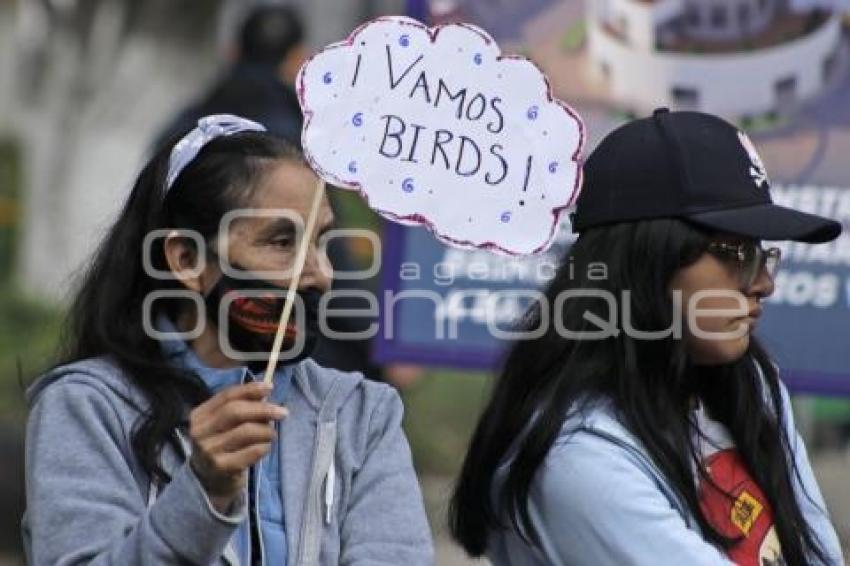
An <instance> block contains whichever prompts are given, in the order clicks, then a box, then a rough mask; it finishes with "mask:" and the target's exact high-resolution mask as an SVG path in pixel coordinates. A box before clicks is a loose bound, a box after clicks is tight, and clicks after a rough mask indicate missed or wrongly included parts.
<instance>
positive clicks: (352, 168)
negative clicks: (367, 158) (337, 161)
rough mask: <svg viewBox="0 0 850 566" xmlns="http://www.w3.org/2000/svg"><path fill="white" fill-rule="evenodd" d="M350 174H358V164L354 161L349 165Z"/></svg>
mask: <svg viewBox="0 0 850 566" xmlns="http://www.w3.org/2000/svg"><path fill="white" fill-rule="evenodd" d="M348 172H349V173H357V162H356V161H352V162H351V163H349V164H348Z"/></svg>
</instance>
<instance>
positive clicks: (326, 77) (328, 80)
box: [322, 71, 334, 85]
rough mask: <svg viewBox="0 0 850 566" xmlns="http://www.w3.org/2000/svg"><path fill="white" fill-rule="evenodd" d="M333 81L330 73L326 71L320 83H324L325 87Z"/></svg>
mask: <svg viewBox="0 0 850 566" xmlns="http://www.w3.org/2000/svg"><path fill="white" fill-rule="evenodd" d="M333 80H334V79H333V75H332V74H331V72H330V71H328V72H327V73H325V75H324V76H323V77H322V81H324V83H325V84H326V85H329V84H331V83H332V82H333Z"/></svg>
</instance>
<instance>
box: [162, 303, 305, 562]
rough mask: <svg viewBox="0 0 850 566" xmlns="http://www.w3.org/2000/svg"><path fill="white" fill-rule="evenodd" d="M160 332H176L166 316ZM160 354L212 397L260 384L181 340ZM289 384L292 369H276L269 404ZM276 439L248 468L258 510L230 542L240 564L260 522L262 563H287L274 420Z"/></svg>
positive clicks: (170, 343)
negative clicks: (215, 364)
mask: <svg viewBox="0 0 850 566" xmlns="http://www.w3.org/2000/svg"><path fill="white" fill-rule="evenodd" d="M156 327H157V330H159V331H160V332H177V329H176V328H175V327H174V324H173V323H172V322H171V321H170V320H169V319H168V318H167V317H165V316H160V317H158V318H157V321H156ZM161 346H162V349H163V351H164V352H165V353H166V355H168V356H169V357H170V358H172V359H173V360H174V362H175V363H176V364H178V365H180V366H182V367H185V368H187V369H190V370H192V371H194V372H195V373H197V374H198V376H199V377H200V378H201V379H202V380H203V381H204V383H206V385H207V387H209V389H210V391H211V392H212V394H213V395H215V394H216V393H218V392H220V391H223V390H225V389H227V388H228V387H233V386H234V385H239V384H240V383H247V382H249V381H259V380H261V379H262V378H263V376H262V375H255V374H254V373H253V372H252V371H251V370H250V369H249V368H248V367H246V366H239V367H234V368H211V367H207V366H206V365H204V364H203V362H201V360H200V358H198V356H197V354H195V351H194V350H193V349H192V348H190V347H189V346H188V345H187V344H186V343H185V342H184V341H183V340H179V339H166V340H163V341H162V342H161ZM291 382H292V366H279V367H278V369H277V371H276V372H275V375H274V389H273V390H272V392H271V394H270V395H269V401H271V402H273V403H277V404H278V405H281V404H283V402H284V401H285V400H286V394H287V391H288V389H289V385H290V383H291ZM274 424H275V432H276V433H277V434H276V436H275V439H274V440H273V441H272V447H271V450H270V451H269V453H268V454H266V456H265V457H264V458H263V459H262V460H261V461H260V462H258V463H257V464H255V465H254V466H253V467H252V468H251V474H253V475H254V479H255V481H254V485H255V489H256V490H257V492H258V493H255V496H256V497H255V499H256V501H257V503H258V505H257V507H258V508H257V509H251V510H250V512H249V516H248V518H247V519H246V520H245V521H244V522H243V523H242V524H241V525H240V526H239V528H238V529H237V531H236V533H235V534H234V535H233V541H232V542H233V543H234V546H235V547H236V549H237V554H238V556H239V558H240V562H241V563H242V564H245V565H248V564H250V563H251V522H254V523H256V522H259V525H260V544H261V547H262V550H263V561H262V563H263V564H269V565H278V564H280V565H283V564H286V556H287V550H288V549H287V547H286V529H285V527H284V514H283V496H282V485H283V478H282V476H281V470H280V437H281V434H280V433H281V431H280V421H275V423H274Z"/></svg>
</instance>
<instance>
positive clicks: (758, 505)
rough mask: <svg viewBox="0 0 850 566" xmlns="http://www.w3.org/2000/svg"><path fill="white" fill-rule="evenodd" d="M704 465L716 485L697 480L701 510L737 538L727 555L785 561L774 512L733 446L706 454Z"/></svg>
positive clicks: (760, 565) (745, 563)
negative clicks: (775, 524) (774, 525)
mask: <svg viewBox="0 0 850 566" xmlns="http://www.w3.org/2000/svg"><path fill="white" fill-rule="evenodd" d="M705 467H706V472H707V473H708V475H709V477H710V478H711V479H712V481H714V483H715V484H716V486H717V487H715V486H714V485H712V484H711V483H710V482H708V481H706V480H705V479H701V480H700V486H699V495H700V506H701V507H702V510H703V513H705V516H706V518H707V519H708V521H709V522H710V523H711V524H712V526H714V528H715V529H717V530H718V531H719V532H720V533H722V534H723V535H725V536H727V537H730V538H735V539H740V540H739V542H737V543H736V544H735V545H734V546H732V547H731V548H730V549H729V550H728V551H727V554H728V556H729V559H730V560H732V561H733V562H735V564H740V565H742V566H781V565H783V564H785V561H784V560H783V558H782V548H781V547H780V545H779V538H778V537H777V536H776V530H775V529H774V528H773V512H772V511H771V509H770V505H769V504H768V502H767V498H765V496H764V492H762V490H761V488H759V486H758V485H756V483H755V481H753V478H752V476H750V473H749V472H748V471H747V468H746V466H745V465H744V463H743V461H742V460H741V458H740V457H739V456H738V452H737V451H736V450H734V449H729V450H721V451H719V452H715V453H714V454H712V455H711V456H709V457H708V458H706V460H705ZM730 496H731V497H730Z"/></svg>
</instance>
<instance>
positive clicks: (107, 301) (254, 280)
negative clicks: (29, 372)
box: [24, 115, 433, 566]
mask: <svg viewBox="0 0 850 566" xmlns="http://www.w3.org/2000/svg"><path fill="white" fill-rule="evenodd" d="M316 190H318V188H317V178H316V176H315V174H314V173H313V172H312V171H311V170H310V169H309V167H308V166H307V165H306V164H305V163H304V161H303V160H302V159H301V157H300V155H299V154H298V153H297V152H295V151H294V150H293V149H291V148H290V147H289V146H287V145H286V144H284V143H283V142H281V141H279V140H278V139H276V138H274V137H272V136H271V135H269V134H267V133H265V131H264V128H263V127H262V126H260V125H259V124H256V123H254V122H250V121H247V120H243V119H241V118H238V117H235V116H227V115H222V116H209V117H206V118H204V119H202V120H200V121H199V123H198V126H197V128H195V129H194V130H193V131H191V132H190V133H189V134H188V135H187V136H186V137H184V138H183V139H182V140H181V141H180V142H179V143H177V144H176V145H175V146H174V147H173V149H170V150H164V151H162V152H161V153H159V154H158V155H156V156H154V157H153V158H152V160H151V161H150V162H149V163H148V164H147V165H146V166H145V168H144V169H143V171H142V172H141V174H140V175H139V178H138V179H137V181H136V183H135V186H134V187H133V190H132V193H131V194H130V197H129V199H128V201H127V203H126V205H125V207H124V209H123V211H122V212H121V215H120V217H119V219H118V220H117V222H116V223H115V225H114V226H113V227H112V229H111V230H110V232H109V234H108V235H107V236H106V238H105V239H104V240H103V242H102V244H101V246H100V248H99V249H98V251H97V253H96V254H95V257H94V259H93V261H92V263H91V265H90V266H89V268H88V270H87V271H86V272H85V275H84V278H83V280H82V283H81V285H80V287H79V290H78V291H77V294H76V298H75V300H74V302H73V305H72V308H71V312H70V316H69V324H68V328H67V336H66V339H67V344H66V345H65V351H64V352H63V359H62V362H61V363H60V364H59V365H58V366H57V367H55V368H54V369H53V370H51V371H50V372H48V373H47V374H45V375H44V376H42V377H41V378H40V379H39V380H38V381H36V382H35V383H34V384H33V385H32V386H31V387H30V389H29V390H28V400H29V403H30V405H31V413H30V416H29V422H28V427H27V439H26V481H27V486H26V487H27V511H26V514H25V517H24V542H25V550H26V553H27V562H28V563H30V564H37V565H42V564H44V565H54V564H71V563H74V564H76V563H83V562H85V563H94V564H122V565H129V564H178V563H179V564H184V563H191V564H215V563H227V564H243V565H248V564H269V565H275V564H280V565H286V564H289V565H302V564H305V565H306V564H310V565H312V564H337V563H345V564H367V563H368V564H405V565H410V566H414V565H426V564H430V563H431V562H432V561H433V549H432V543H431V538H430V532H429V527H428V523H427V520H426V517H425V512H424V509H423V504H422V497H421V494H420V491H419V486H418V484H417V480H416V475H415V473H414V469H413V466H412V462H411V455H410V450H409V448H408V444H407V440H406V439H405V436H404V433H403V432H402V429H401V418H402V405H401V402H400V400H399V397H398V395H397V394H396V393H395V391H394V390H393V389H392V388H390V387H389V386H386V385H384V384H378V383H373V382H368V381H366V380H364V379H363V378H362V376H361V375H359V374H349V373H342V372H338V371H335V370H330V369H325V368H322V367H320V366H318V365H317V364H316V363H315V362H313V361H312V360H311V359H310V358H309V354H310V348H311V346H312V345H313V344H314V343H315V338H316V335H317V332H318V322H317V317H318V314H319V313H318V306H319V301H320V298H321V297H322V296H323V294H324V293H326V292H327V291H328V289H329V288H330V276H331V274H330V271H331V270H330V266H329V265H328V264H327V258H326V257H324V255H323V252H322V249H321V242H322V238H323V235H324V233H325V232H327V231H328V230H329V229H330V228H331V225H332V222H333V218H332V214H331V211H330V208H329V207H328V205H327V201H326V200H323V202H322V203H321V206H320V208H319V211H318V216H317V219H318V220H317V224H316V229H315V230H313V231H312V233H309V234H307V237H308V238H309V240H308V242H307V244H306V245H307V246H308V248H307V252H306V259H305V262H304V266H303V272H302V274H301V278H300V280H299V282H298V288H297V295H296V301H295V306H294V309H293V316H292V317H291V320H294V322H291V323H289V324H287V326H286V328H285V334H284V336H285V337H284V340H283V349H282V351H281V361H280V362H279V364H278V365H277V367H276V368H275V369H274V376H273V380H272V383H270V384H268V385H266V384H265V383H264V382H263V370H264V368H265V367H266V364H267V362H268V360H269V356H270V354H269V353H270V352H271V350H272V343H273V341H274V337H275V334H276V332H277V328H278V321H279V318H280V317H281V313H282V311H283V302H284V296H285V294H286V293H285V290H286V289H287V288H288V286H289V282H290V278H291V276H292V272H293V265H294V263H295V257H296V254H297V250H298V249H299V245H300V244H301V239H302V238H303V235H304V232H305V230H304V225H305V223H306V222H305V220H304V219H305V218H306V217H307V216H308V211H309V210H310V209H311V203H312V201H313V199H314V195H315V191H316ZM323 198H324V197H323ZM296 272H297V269H296Z"/></svg>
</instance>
